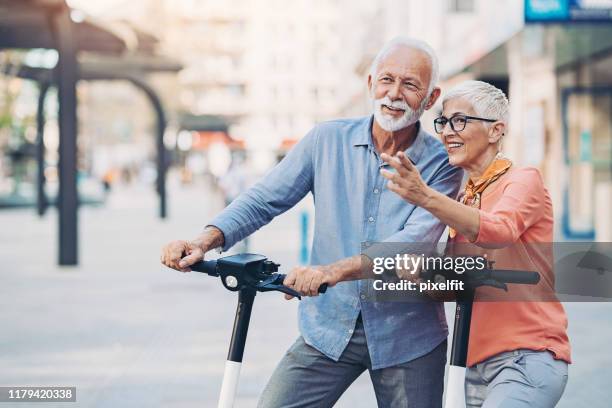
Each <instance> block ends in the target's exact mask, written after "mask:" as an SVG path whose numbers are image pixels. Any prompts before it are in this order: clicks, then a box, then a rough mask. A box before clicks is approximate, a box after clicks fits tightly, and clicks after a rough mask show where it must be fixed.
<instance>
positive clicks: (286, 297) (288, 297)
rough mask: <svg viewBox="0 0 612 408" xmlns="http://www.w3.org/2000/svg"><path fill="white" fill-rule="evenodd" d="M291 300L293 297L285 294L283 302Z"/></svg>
mask: <svg viewBox="0 0 612 408" xmlns="http://www.w3.org/2000/svg"><path fill="white" fill-rule="evenodd" d="M291 299H293V296H291V295H287V294H285V300H291Z"/></svg>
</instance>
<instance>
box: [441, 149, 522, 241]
mask: <svg viewBox="0 0 612 408" xmlns="http://www.w3.org/2000/svg"><path fill="white" fill-rule="evenodd" d="M511 166H512V161H510V159H508V158H506V157H505V156H504V155H503V154H502V153H501V152H500V153H497V155H496V156H495V159H493V162H492V163H491V164H490V165H489V167H487V169H486V170H485V172H484V173H483V174H482V176H480V178H479V179H478V180H476V181H472V180H471V179H470V180H468V182H467V184H466V185H465V194H464V195H463V197H462V198H461V202H462V203H463V204H465V205H469V206H470V207H474V208H480V196H481V195H482V192H483V191H485V189H486V188H487V187H489V185H490V184H491V183H493V182H494V181H495V180H497V179H498V178H500V177H501V176H503V175H504V174H505V173H506V172H507V171H508V169H509V168H510V167H511ZM456 235H457V231H455V230H454V229H453V228H450V230H449V237H450V238H451V239H452V238H455V236H456Z"/></svg>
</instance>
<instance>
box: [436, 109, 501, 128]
mask: <svg viewBox="0 0 612 408" xmlns="http://www.w3.org/2000/svg"><path fill="white" fill-rule="evenodd" d="M470 120H481V121H483V122H497V120H495V119H485V118H478V117H476V116H468V115H464V114H462V113H457V114H455V115H453V116H451V117H450V118H447V117H445V116H440V117H438V118H436V119H434V128H435V130H436V133H442V131H444V128H445V127H446V124H447V123H449V122H450V127H451V129H452V130H453V132H461V131H462V130H463V129H465V125H466V123H468V121H470Z"/></svg>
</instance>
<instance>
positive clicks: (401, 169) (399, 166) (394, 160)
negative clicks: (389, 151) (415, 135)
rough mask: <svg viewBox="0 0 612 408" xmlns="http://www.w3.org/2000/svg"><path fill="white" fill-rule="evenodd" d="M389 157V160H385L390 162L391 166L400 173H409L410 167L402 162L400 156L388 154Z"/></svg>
mask: <svg viewBox="0 0 612 408" xmlns="http://www.w3.org/2000/svg"><path fill="white" fill-rule="evenodd" d="M387 157H388V158H389V160H385V162H386V163H387V164H389V166H391V167H393V168H394V169H395V170H396V171H397V172H398V173H399V174H401V175H402V176H404V175H407V174H408V173H409V172H408V169H407V168H406V167H405V166H404V165H403V164H402V162H401V161H400V159H399V158H398V157H391V156H387Z"/></svg>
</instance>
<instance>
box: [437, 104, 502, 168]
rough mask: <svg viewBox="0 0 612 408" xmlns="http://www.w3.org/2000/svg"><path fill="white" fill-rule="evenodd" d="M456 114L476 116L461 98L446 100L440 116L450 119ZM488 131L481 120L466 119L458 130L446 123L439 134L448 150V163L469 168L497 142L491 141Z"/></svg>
mask: <svg viewBox="0 0 612 408" xmlns="http://www.w3.org/2000/svg"><path fill="white" fill-rule="evenodd" d="M456 114H464V115H468V116H478V115H477V114H476V112H474V108H473V107H472V105H471V104H470V103H469V102H467V101H465V100H463V99H461V98H457V99H451V100H449V101H446V102H445V103H444V109H443V111H442V116H444V117H446V118H448V119H450V118H451V117H453V115H456ZM490 133H491V132H490V128H489V127H487V125H486V124H485V122H481V121H472V120H468V121H467V122H466V123H465V129H463V130H462V131H459V132H455V131H453V130H452V129H451V126H450V123H447V124H446V126H445V127H444V129H443V130H442V133H441V135H440V136H441V137H442V141H443V142H444V145H445V146H446V150H447V151H448V161H449V162H450V164H451V165H453V166H459V167H463V168H466V167H468V168H469V167H470V165H473V164H474V163H477V162H478V161H479V160H482V157H483V155H484V153H485V151H486V150H487V149H488V148H490V147H491V146H492V144H496V143H497V141H496V140H495V141H494V142H493V143H492V142H491V138H490Z"/></svg>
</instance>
